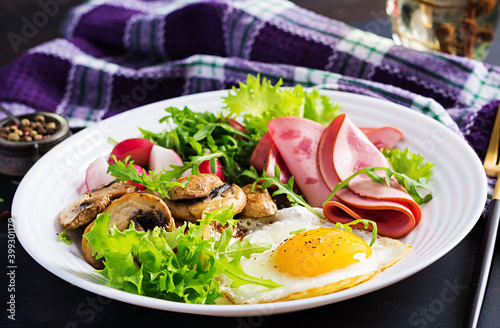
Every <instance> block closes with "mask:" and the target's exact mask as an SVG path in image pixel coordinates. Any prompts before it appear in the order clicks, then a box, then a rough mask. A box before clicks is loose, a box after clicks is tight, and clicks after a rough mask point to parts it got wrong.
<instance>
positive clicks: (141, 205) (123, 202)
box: [82, 193, 174, 270]
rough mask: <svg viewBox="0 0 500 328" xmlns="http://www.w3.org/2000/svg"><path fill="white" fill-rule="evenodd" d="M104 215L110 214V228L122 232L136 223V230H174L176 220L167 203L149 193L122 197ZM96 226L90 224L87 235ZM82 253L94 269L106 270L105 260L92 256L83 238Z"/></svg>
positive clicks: (90, 249) (86, 241) (86, 230)
mask: <svg viewBox="0 0 500 328" xmlns="http://www.w3.org/2000/svg"><path fill="white" fill-rule="evenodd" d="M104 213H110V219H109V228H112V227H113V225H115V226H116V228H117V229H118V230H120V231H123V230H125V229H127V228H128V227H129V226H130V222H132V221H133V222H134V225H135V229H136V230H138V231H145V230H148V229H152V228H154V227H164V228H166V229H167V230H171V229H172V228H174V219H173V218H172V214H171V213H170V210H169V209H168V207H167V205H165V202H163V201H162V200H161V199H160V198H159V197H156V196H155V195H151V194H147V193H131V194H128V195H125V196H123V197H120V198H119V199H117V200H115V201H113V202H112V203H111V205H109V206H108V207H107V208H106V210H105V211H104ZM93 226H94V222H92V223H91V224H89V225H88V226H87V228H86V229H85V232H84V234H85V233H87V232H89V231H90V229H92V227H93ZM82 251H83V256H84V257H85V260H87V262H88V263H89V264H90V265H92V266H93V267H94V268H96V269H99V270H102V269H103V268H104V263H103V258H100V259H99V260H97V259H96V257H95V256H93V255H92V251H93V250H92V247H91V246H89V245H88V240H87V238H85V237H83V238H82Z"/></svg>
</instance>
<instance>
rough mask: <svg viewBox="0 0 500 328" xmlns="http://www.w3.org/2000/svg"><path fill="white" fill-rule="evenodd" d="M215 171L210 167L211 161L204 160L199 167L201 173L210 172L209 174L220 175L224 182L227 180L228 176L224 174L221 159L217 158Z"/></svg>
mask: <svg viewBox="0 0 500 328" xmlns="http://www.w3.org/2000/svg"><path fill="white" fill-rule="evenodd" d="M215 166H216V167H215V173H213V172H212V170H211V169H210V161H204V162H202V163H201V164H200V165H199V166H198V169H199V170H200V173H208V174H215V175H216V176H218V177H219V178H220V179H221V180H222V181H223V182H226V177H225V176H224V173H223V172H222V164H221V163H220V161H219V159H218V158H216V159H215Z"/></svg>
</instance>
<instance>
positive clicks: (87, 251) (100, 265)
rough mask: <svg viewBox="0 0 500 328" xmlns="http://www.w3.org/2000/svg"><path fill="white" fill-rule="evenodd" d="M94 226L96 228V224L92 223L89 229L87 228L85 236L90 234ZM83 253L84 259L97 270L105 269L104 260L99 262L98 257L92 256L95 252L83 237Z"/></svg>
mask: <svg viewBox="0 0 500 328" xmlns="http://www.w3.org/2000/svg"><path fill="white" fill-rule="evenodd" d="M93 226H94V222H91V223H90V224H89V225H88V226H87V228H85V232H84V233H83V234H86V233H87V232H89V231H90V230H91V229H92V227H93ZM82 252H83V257H84V258H85V260H86V261H87V262H88V263H89V264H90V265H92V266H93V267H94V268H96V269H97V270H102V269H104V258H103V257H101V258H100V259H98V260H97V259H96V256H93V255H92V252H93V250H92V246H90V245H89V241H88V240H87V238H85V237H82ZM96 255H97V254H96Z"/></svg>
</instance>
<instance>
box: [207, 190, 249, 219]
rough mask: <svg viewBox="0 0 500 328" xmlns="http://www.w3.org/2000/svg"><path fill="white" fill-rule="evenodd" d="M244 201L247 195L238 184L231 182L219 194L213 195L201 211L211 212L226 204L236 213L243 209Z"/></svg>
mask: <svg viewBox="0 0 500 328" xmlns="http://www.w3.org/2000/svg"><path fill="white" fill-rule="evenodd" d="M226 185H227V184H226ZM246 203H247V197H246V195H245V193H244V192H243V190H242V189H241V188H240V187H239V186H237V185H235V184H232V185H230V186H229V188H227V189H225V190H224V191H222V192H221V193H220V195H218V196H216V197H213V198H212V200H211V201H210V202H209V203H208V204H207V206H206V207H205V209H204V210H203V213H206V212H213V211H215V210H218V209H219V208H223V207H226V206H232V208H233V211H234V213H235V214H236V213H240V212H241V211H243V209H244V208H245V205H246ZM202 215H203V214H202Z"/></svg>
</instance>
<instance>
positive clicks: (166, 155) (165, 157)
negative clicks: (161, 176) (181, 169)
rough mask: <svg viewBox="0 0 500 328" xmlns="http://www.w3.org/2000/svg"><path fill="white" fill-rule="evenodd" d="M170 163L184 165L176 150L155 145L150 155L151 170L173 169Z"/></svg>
mask: <svg viewBox="0 0 500 328" xmlns="http://www.w3.org/2000/svg"><path fill="white" fill-rule="evenodd" d="M170 165H176V166H184V162H183V161H182V159H181V157H180V156H179V155H178V154H177V152H176V151H175V150H173V149H169V148H165V147H162V146H158V145H154V146H153V148H151V154H150V155H149V170H150V171H156V172H160V171H162V170H165V171H171V170H173V168H172V167H170Z"/></svg>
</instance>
